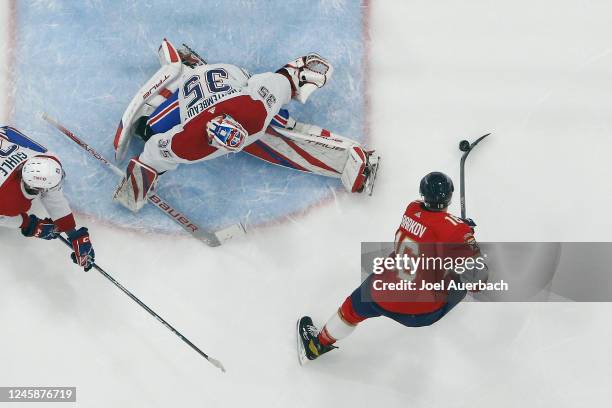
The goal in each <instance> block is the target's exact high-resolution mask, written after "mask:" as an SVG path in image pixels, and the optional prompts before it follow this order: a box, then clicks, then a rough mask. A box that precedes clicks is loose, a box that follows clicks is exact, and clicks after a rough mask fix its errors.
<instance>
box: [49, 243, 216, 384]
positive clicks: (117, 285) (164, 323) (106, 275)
mask: <svg viewBox="0 0 612 408" xmlns="http://www.w3.org/2000/svg"><path fill="white" fill-rule="evenodd" d="M58 238H59V239H60V240H61V241H62V242H63V243H64V244H66V245H67V246H68V247H70V248H72V244H71V243H70V241H68V240H67V239H66V238H64V237H63V236H62V235H59V236H58ZM93 268H94V269H95V270H96V271H98V272H100V274H101V275H102V276H104V277H105V278H106V279H108V280H109V281H110V282H111V283H112V284H113V285H115V286H116V287H118V288H119V289H120V290H121V291H122V292H123V293H125V294H126V295H128V296H129V297H130V299H132V300H133V301H134V302H136V303H138V305H139V306H140V307H142V308H143V309H144V310H146V311H147V312H148V313H149V314H150V315H151V316H153V317H154V318H156V319H157V321H159V322H160V323H161V324H163V325H164V326H166V328H167V329H168V330H170V331H171V332H172V333H174V334H175V335H176V336H177V337H178V338H179V339H181V340H183V341H184V342H185V343H186V344H187V345H188V346H189V347H191V348H192V349H194V350H195V351H196V352H197V353H198V354H199V355H201V356H202V357H204V358H205V359H206V360H208V362H210V363H211V364H212V365H214V366H215V367H217V368H218V369H219V370H221V371H223V372H225V367H223V364H222V363H221V362H220V361H219V360H216V359H214V358H212V357H210V356H209V355H208V354H206V353H204V352H203V351H202V350H200V349H199V348H198V346H196V345H195V344H193V343H192V342H191V341H190V340H189V339H188V338H187V337H185V336H183V335H182V334H181V332H179V331H178V330H176V329H175V328H174V327H172V325H171V324H170V323H168V322H167V321H165V320H164V319H163V318H162V317H161V316H160V315H158V314H157V313H155V312H154V311H153V309H151V308H150V307H149V306H147V305H146V304H144V303H143V302H142V301H141V300H140V299H138V298H137V297H136V296H135V295H134V294H133V293H132V292H130V291H129V290H127V289H126V288H125V287H124V286H123V285H122V284H120V283H119V282H117V280H115V278H113V277H112V276H110V275H109V274H108V273H107V272H106V271H105V270H104V269H102V268H101V267H100V266H99V265H97V264H95V263H94V264H93Z"/></svg>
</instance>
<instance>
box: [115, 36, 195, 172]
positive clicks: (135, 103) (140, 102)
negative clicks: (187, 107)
mask: <svg viewBox="0 0 612 408" xmlns="http://www.w3.org/2000/svg"><path fill="white" fill-rule="evenodd" d="M163 50H165V51H163ZM162 51H163V53H167V54H168V55H169V58H170V59H169V60H168V61H169V62H168V63H166V64H163V65H162V67H161V68H160V69H159V70H158V71H157V72H156V73H155V74H154V75H153V76H152V77H151V79H149V80H148V81H147V83H146V84H144V85H143V86H142V87H141V88H140V90H139V91H138V92H137V93H136V95H135V96H134V98H132V101H131V102H130V104H129V105H128V107H127V109H126V110H125V112H124V113H123V116H122V118H121V121H120V122H119V126H118V127H117V131H116V133H115V140H114V142H113V145H114V147H115V160H117V161H119V162H121V161H123V160H124V159H125V155H126V153H127V149H128V147H129V145H130V141H131V139H132V136H133V135H134V133H133V130H132V126H133V124H134V122H135V121H136V120H138V118H139V117H141V116H143V115H147V114H149V113H151V112H152V111H153V110H154V109H155V107H157V106H158V105H159V104H160V103H161V102H162V101H163V97H164V95H165V94H167V93H168V92H170V93H171V92H172V82H173V81H174V80H175V79H176V78H178V77H179V75H180V74H181V71H182V67H183V64H181V61H180V58H178V53H177V52H176V49H174V47H173V46H172V44H170V42H169V41H167V40H164V41H163V43H162V46H161V47H160V52H162ZM172 53H174V54H176V60H175V61H173V60H172V55H173V54H172ZM174 88H176V84H175V85H174ZM160 94H161V96H160ZM156 97H159V98H158V99H155V100H154V98H156ZM160 98H161V99H160Z"/></svg>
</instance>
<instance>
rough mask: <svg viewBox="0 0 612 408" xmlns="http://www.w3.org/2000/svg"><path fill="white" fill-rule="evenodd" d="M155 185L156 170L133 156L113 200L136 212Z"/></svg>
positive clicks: (145, 201) (142, 205)
mask: <svg viewBox="0 0 612 408" xmlns="http://www.w3.org/2000/svg"><path fill="white" fill-rule="evenodd" d="M156 186H157V172H156V171H155V170H154V169H152V168H151V167H149V166H147V165H146V164H144V163H141V162H140V161H138V159H136V158H133V159H131V160H130V162H129V164H128V167H127V175H126V177H124V178H123V179H122V180H121V183H120V184H119V186H118V187H117V190H116V191H115V195H114V196H113V200H115V201H117V202H119V203H120V204H122V205H123V206H124V207H126V208H128V209H129V210H131V211H133V212H137V211H138V210H140V209H141V208H142V207H144V205H145V204H146V203H147V198H148V196H149V194H150V193H152V192H153V191H155V187H156Z"/></svg>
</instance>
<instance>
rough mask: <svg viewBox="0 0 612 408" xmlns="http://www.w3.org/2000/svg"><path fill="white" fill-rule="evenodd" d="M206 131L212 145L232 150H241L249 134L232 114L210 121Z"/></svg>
mask: <svg viewBox="0 0 612 408" xmlns="http://www.w3.org/2000/svg"><path fill="white" fill-rule="evenodd" d="M206 133H207V135H208V143H209V144H210V145H211V146H214V147H216V148H222V149H225V150H229V151H231V152H237V151H240V150H241V149H242V147H243V146H244V142H245V141H246V138H247V136H248V135H249V134H248V133H247V132H246V130H244V128H243V127H242V125H240V123H238V122H237V121H235V120H234V119H233V118H232V117H231V116H230V115H221V116H217V117H215V118H213V119H211V120H210V121H208V123H207V124H206Z"/></svg>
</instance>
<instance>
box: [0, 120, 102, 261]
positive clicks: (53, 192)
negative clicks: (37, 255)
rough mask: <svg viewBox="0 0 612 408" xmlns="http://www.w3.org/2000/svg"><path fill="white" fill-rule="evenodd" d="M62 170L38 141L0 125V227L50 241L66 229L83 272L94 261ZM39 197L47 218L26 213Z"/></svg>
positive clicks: (85, 231) (74, 259)
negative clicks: (66, 193)
mask: <svg viewBox="0 0 612 408" xmlns="http://www.w3.org/2000/svg"><path fill="white" fill-rule="evenodd" d="M64 176H65V173H64V170H63V168H62V164H61V162H60V161H59V159H58V158H57V157H56V156H55V155H53V154H52V153H50V152H48V151H47V149H45V148H44V147H43V146H41V145H40V144H38V143H36V142H34V141H33V140H31V139H29V138H28V137H27V136H25V135H24V134H23V133H21V132H20V131H18V130H17V129H15V128H12V127H9V126H0V226H3V227H9V228H20V229H21V233H22V234H23V235H24V236H26V237H34V238H41V239H45V240H51V239H55V238H57V237H58V235H59V234H60V233H62V232H65V233H66V234H67V236H68V239H69V241H70V242H71V243H72V248H73V250H74V252H73V253H72V254H71V257H72V260H73V262H74V263H76V264H77V265H79V266H82V267H83V268H84V269H85V270H86V271H88V270H89V269H91V267H92V265H93V262H94V257H95V254H94V250H93V247H92V245H91V241H90V239H89V232H88V230H87V228H85V227H81V228H79V229H77V228H76V222H75V220H74V216H73V214H72V210H71V209H70V205H69V204H68V200H66V197H64V194H63V192H62V185H63V182H64ZM35 199H39V200H40V201H41V203H42V204H43V206H44V207H45V209H46V210H47V212H48V213H49V218H42V219H41V218H38V217H37V216H36V215H34V214H31V213H29V211H30V209H31V207H32V201H33V200H35Z"/></svg>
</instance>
